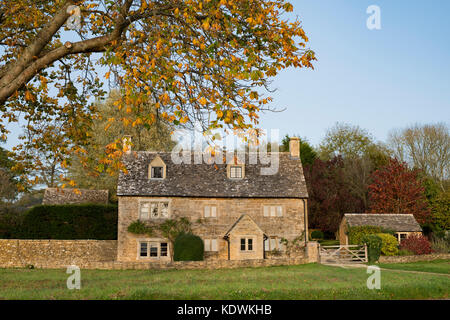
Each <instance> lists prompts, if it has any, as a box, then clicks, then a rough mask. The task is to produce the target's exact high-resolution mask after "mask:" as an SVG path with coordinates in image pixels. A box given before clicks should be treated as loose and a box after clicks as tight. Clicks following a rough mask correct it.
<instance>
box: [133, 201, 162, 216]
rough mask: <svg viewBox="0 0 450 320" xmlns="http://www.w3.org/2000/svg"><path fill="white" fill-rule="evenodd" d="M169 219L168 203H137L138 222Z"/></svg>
mask: <svg viewBox="0 0 450 320" xmlns="http://www.w3.org/2000/svg"><path fill="white" fill-rule="evenodd" d="M168 217H169V202H168V201H145V202H141V203H139V220H149V219H159V218H168Z"/></svg>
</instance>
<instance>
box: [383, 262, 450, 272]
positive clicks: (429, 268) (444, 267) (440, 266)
mask: <svg viewBox="0 0 450 320" xmlns="http://www.w3.org/2000/svg"><path fill="white" fill-rule="evenodd" d="M379 266H380V268H385V269H398V270H409V271H423V272H435V273H445V274H450V260H434V261H422V262H409V263H392V264H384V263H380V264H379Z"/></svg>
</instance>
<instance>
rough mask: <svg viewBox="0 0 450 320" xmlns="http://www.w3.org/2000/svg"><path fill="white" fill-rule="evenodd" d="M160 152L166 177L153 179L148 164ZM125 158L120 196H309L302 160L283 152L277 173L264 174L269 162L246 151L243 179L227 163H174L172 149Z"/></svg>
mask: <svg viewBox="0 0 450 320" xmlns="http://www.w3.org/2000/svg"><path fill="white" fill-rule="evenodd" d="M157 156H159V157H160V158H161V159H162V160H163V161H164V162H165V164H166V166H167V172H166V178H165V179H163V180H150V179H149V178H148V166H149V164H150V162H151V161H152V160H153V159H155V158H156V157H157ZM191 157H192V159H193V158H194V157H193V154H191ZM123 162H124V164H125V166H126V168H127V171H128V173H120V175H119V183H118V187H117V195H118V196H183V197H210V198H214V197H217V198H306V197H308V192H307V190H306V183H305V178H304V176H303V168H302V165H301V161H300V160H299V159H293V158H291V156H290V154H289V153H284V152H283V153H282V152H280V153H279V170H278V172H277V173H276V174H274V175H261V173H260V169H261V168H263V167H269V165H264V164H261V163H260V161H259V157H258V164H249V162H248V155H247V160H246V163H245V177H244V178H243V179H240V180H231V179H228V177H227V170H226V168H227V165H226V164H216V165H215V164H208V163H204V162H203V163H202V164H184V163H183V164H174V163H173V162H172V158H171V154H170V153H169V152H147V151H139V152H132V153H131V154H127V155H125V156H124V158H123ZM193 162H194V161H192V163H193Z"/></svg>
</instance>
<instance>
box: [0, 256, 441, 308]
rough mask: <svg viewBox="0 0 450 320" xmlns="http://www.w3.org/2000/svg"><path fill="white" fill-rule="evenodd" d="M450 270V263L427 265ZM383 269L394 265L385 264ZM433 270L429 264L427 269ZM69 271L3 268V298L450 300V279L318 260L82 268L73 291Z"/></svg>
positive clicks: (0, 291) (0, 285) (0, 295)
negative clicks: (370, 280)
mask: <svg viewBox="0 0 450 320" xmlns="http://www.w3.org/2000/svg"><path fill="white" fill-rule="evenodd" d="M425 265H433V267H432V268H433V269H428V270H434V272H436V270H438V269H439V270H441V272H443V273H448V269H447V270H446V271H445V270H444V269H445V268H448V265H449V261H448V260H447V261H440V262H433V263H425ZM383 267H389V266H388V265H383ZM426 268H429V267H426ZM68 276H69V275H68V274H66V273H65V270H62V269H60V270H57V269H53V270H42V269H34V270H28V269H0V299H448V298H449V297H450V296H449V291H450V277H448V276H446V275H429V274H414V273H399V272H395V271H382V272H381V290H369V289H367V287H366V281H367V277H368V274H367V273H366V269H365V268H351V269H344V268H339V267H330V266H324V265H318V264H307V265H300V266H282V267H265V268H243V269H223V270H167V271H157V270H81V290H68V289H67V288H66V280H67V277H68Z"/></svg>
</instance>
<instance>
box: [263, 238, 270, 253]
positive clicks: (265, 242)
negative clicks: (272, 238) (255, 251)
mask: <svg viewBox="0 0 450 320" xmlns="http://www.w3.org/2000/svg"><path fill="white" fill-rule="evenodd" d="M264 251H270V247H269V240H268V239H266V240H264Z"/></svg>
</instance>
